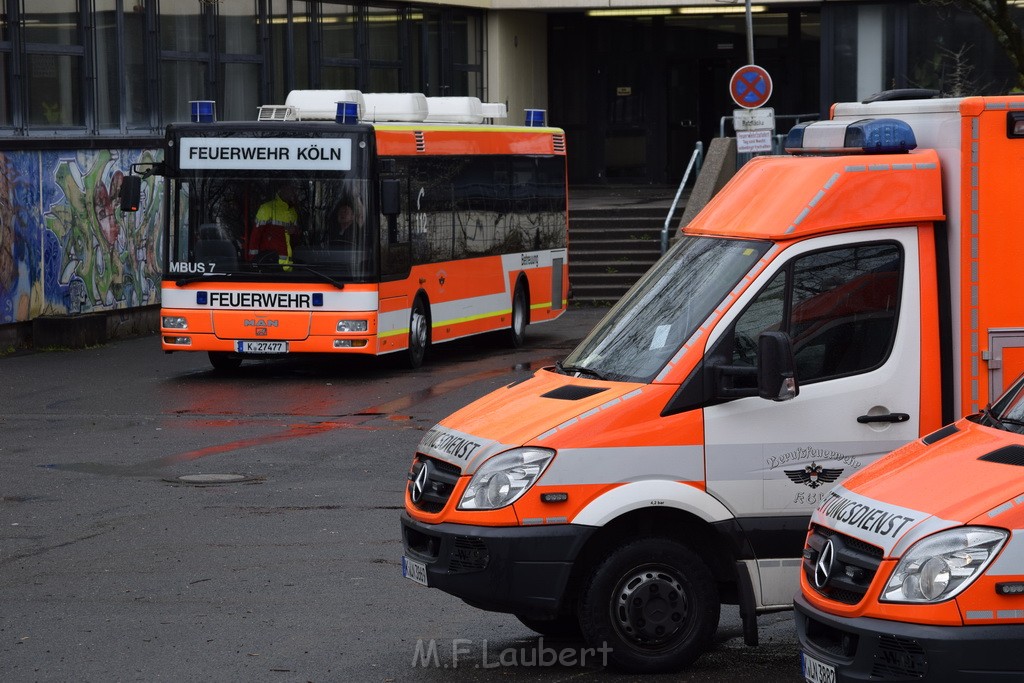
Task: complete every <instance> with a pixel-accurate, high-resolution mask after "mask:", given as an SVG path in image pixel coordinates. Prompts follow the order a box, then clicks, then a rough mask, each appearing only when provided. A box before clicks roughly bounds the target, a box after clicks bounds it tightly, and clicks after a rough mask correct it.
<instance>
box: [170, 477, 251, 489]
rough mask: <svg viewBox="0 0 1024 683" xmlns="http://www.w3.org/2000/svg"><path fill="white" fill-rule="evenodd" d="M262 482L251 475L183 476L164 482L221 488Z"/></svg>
mask: <svg viewBox="0 0 1024 683" xmlns="http://www.w3.org/2000/svg"><path fill="white" fill-rule="evenodd" d="M262 480H263V479H262V477H254V476H252V475H251V474H183V475H181V476H180V477H174V478H172V479H165V480H164V481H169V482H171V483H172V484H189V485H191V486H219V485H221V484H251V483H253V482H257V481H262Z"/></svg>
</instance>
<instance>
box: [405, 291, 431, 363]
mask: <svg viewBox="0 0 1024 683" xmlns="http://www.w3.org/2000/svg"><path fill="white" fill-rule="evenodd" d="M429 346H430V320H429V318H427V307H426V306H425V305H424V304H423V299H421V298H419V297H417V298H416V301H414V302H413V305H412V313H410V315H409V348H408V349H406V352H405V364H406V365H407V366H408V367H409V368H411V369H413V370H415V369H416V368H418V367H420V366H421V365H423V360H424V359H425V358H426V357H427V348H428V347H429Z"/></svg>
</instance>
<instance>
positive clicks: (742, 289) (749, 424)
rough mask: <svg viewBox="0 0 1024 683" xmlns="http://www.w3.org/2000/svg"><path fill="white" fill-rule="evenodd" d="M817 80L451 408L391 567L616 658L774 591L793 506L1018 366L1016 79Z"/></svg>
mask: <svg viewBox="0 0 1024 683" xmlns="http://www.w3.org/2000/svg"><path fill="white" fill-rule="evenodd" d="M903 95H905V93H899V92H895V93H886V94H884V95H883V96H881V97H879V98H877V99H876V100H875V101H871V102H865V103H845V104H837V105H834V106H833V108H832V112H831V117H830V119H829V120H827V121H821V122H815V123H813V124H809V125H801V126H798V127H796V128H795V129H794V130H793V131H791V132H790V135H789V136H788V138H787V147H788V148H789V149H790V150H791V151H792V154H790V155H787V156H770V157H761V158H757V159H754V160H753V161H751V162H750V163H748V164H746V165H745V166H744V167H743V168H742V169H741V170H740V171H739V172H738V173H737V174H736V175H735V176H734V177H733V178H732V179H731V180H730V182H729V183H728V184H727V185H726V187H724V188H723V189H722V190H721V191H720V192H719V193H718V195H716V196H715V198H714V199H713V200H712V201H711V202H710V203H709V204H708V205H707V206H706V207H705V208H704V209H703V210H702V211H701V212H700V213H699V214H698V215H697V216H696V217H695V218H694V220H693V221H692V222H690V223H689V224H688V225H686V226H685V227H684V228H683V229H682V230H681V233H680V234H679V235H678V238H677V240H676V242H675V244H674V245H673V247H672V248H671V250H670V251H669V252H668V253H667V254H666V255H665V256H664V257H663V258H662V259H661V260H660V261H659V262H658V263H657V264H656V265H655V266H653V267H652V268H651V270H650V271H649V272H648V273H647V274H646V275H645V276H644V277H643V278H642V279H641V280H640V281H639V282H638V283H637V284H636V285H635V286H634V287H633V288H632V289H631V290H630V291H629V292H628V293H627V294H626V295H625V296H624V297H623V298H622V299H621V300H620V301H619V302H618V303H617V304H616V305H615V306H614V307H613V308H612V309H611V310H610V311H609V313H608V315H607V316H606V317H605V319H604V320H603V321H602V322H601V323H599V324H598V325H597V327H596V328H595V329H594V330H593V331H592V332H591V333H590V334H589V336H587V337H586V338H585V339H584V341H583V342H582V343H581V344H580V345H579V346H578V347H577V348H576V349H575V350H573V351H572V352H571V353H570V354H569V355H568V356H567V357H566V358H565V359H564V360H563V361H561V362H560V363H558V364H557V365H555V366H552V367H548V368H545V369H543V370H540V371H538V372H537V373H535V374H534V375H533V376H532V377H531V378H530V379H527V380H525V381H521V382H516V383H514V384H511V385H509V386H506V387H504V388H502V389H499V390H497V391H495V392H493V393H491V394H489V395H487V396H485V397H483V398H481V399H479V400H478V401H476V402H474V403H472V404H470V405H468V406H466V407H465V408H463V409H461V410H459V411H458V412H456V413H454V414H453V415H451V416H449V417H447V418H445V419H444V420H442V421H441V422H440V423H439V424H437V425H436V426H435V427H434V428H432V429H431V430H430V431H429V432H428V433H427V434H426V436H425V437H424V438H423V440H422V441H421V443H420V444H419V447H418V452H417V453H416V454H415V457H414V460H413V463H412V467H411V470H410V472H409V481H408V486H407V490H406V496H405V513H404V514H403V516H402V532H403V540H404V546H405V552H404V557H403V573H404V575H405V576H406V577H408V578H410V579H412V580H414V581H417V582H419V583H422V584H424V585H427V586H431V587H435V588H439V589H441V590H443V591H446V592H448V593H451V594H452V595H455V596H457V597H459V598H461V599H462V600H464V601H465V602H467V603H469V604H471V605H475V606H477V607H479V608H482V609H487V610H495V611H500V612H507V613H511V614H514V615H515V616H517V617H518V618H519V619H520V620H521V621H522V622H523V623H524V624H526V625H527V626H529V627H531V628H533V629H535V630H537V631H538V632H540V633H542V634H554V633H576V634H582V636H583V637H584V639H585V640H586V642H587V643H588V644H589V645H590V646H592V647H595V648H596V647H602V646H605V645H607V646H608V647H611V648H612V650H613V652H612V654H611V655H610V663H611V664H613V665H615V666H618V667H620V668H625V669H629V670H634V671H669V670H674V669H677V668H679V667H682V666H685V665H686V664H688V663H689V662H691V661H692V660H693V659H694V658H695V657H697V656H698V655H699V654H700V653H701V652H702V651H703V650H704V649H705V648H706V647H707V646H708V644H709V643H710V642H711V638H712V636H713V634H714V632H715V629H716V627H717V624H718V619H719V611H720V605H721V604H737V605H739V607H740V614H741V616H742V618H743V624H744V636H745V640H746V642H747V643H748V644H756V642H757V621H756V616H757V614H758V613H764V612H768V611H772V610H778V609H788V608H790V607H791V606H792V602H793V595H794V594H795V593H796V592H797V590H798V587H799V576H800V567H801V552H802V550H803V545H804V540H805V537H806V533H807V524H808V522H809V518H810V514H811V512H812V511H813V510H814V509H815V508H816V507H818V506H819V505H821V504H822V502H823V501H826V500H828V499H829V496H830V493H831V492H832V490H833V489H834V488H835V487H836V486H837V485H838V484H839V483H840V482H842V481H843V480H844V479H845V478H846V477H848V476H849V475H851V474H854V473H856V472H857V471H859V470H861V469H863V468H864V467H865V466H866V465H867V464H868V463H870V462H871V461H873V460H875V459H876V458H878V457H879V456H881V455H882V454H885V453H888V452H889V451H891V450H893V449H894V448H897V447H899V446H902V445H904V444H906V443H908V442H910V441H913V440H915V439H917V438H919V437H921V436H922V435H925V434H929V433H931V432H934V431H935V430H936V429H938V428H939V427H941V426H942V425H943V424H946V423H948V422H950V421H952V420H953V419H954V418H955V417H956V416H957V415H964V414H968V413H971V412H976V411H977V409H978V406H979V405H984V404H985V403H987V402H988V401H989V400H991V398H992V397H993V396H995V395H998V394H999V393H1001V392H1002V390H1003V388H1004V378H1005V377H1013V376H1016V374H1017V373H1018V372H1019V370H1021V369H1024V355H1022V349H1024V327H1022V324H1024V307H1022V305H1021V303H1020V299H1019V297H1018V293H1019V292H1021V291H1024V269H1022V268H1021V266H1020V264H1021V263H1024V240H1022V239H1021V238H1020V237H1019V235H1020V233H1021V224H1022V222H1024V191H1022V190H1021V188H1022V187H1024V97H986V98H981V97H972V98H965V99H901V97H902V96H903Z"/></svg>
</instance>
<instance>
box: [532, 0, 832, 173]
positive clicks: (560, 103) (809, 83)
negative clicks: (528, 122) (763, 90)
mask: <svg viewBox="0 0 1024 683" xmlns="http://www.w3.org/2000/svg"><path fill="white" fill-rule="evenodd" d="M684 10H685V8H677V9H675V10H674V13H673V14H669V15H664V14H662V15H659V16H648V17H645V16H635V15H634V16H619V17H592V16H587V15H586V14H583V13H566V14H552V15H550V17H549V23H548V26H549V39H548V63H549V75H548V83H549V88H550V92H549V110H550V121H551V124H552V125H555V126H560V127H562V128H563V129H565V131H566V138H567V144H568V149H569V182H570V183H573V184H577V185H583V184H598V183H606V182H616V183H653V184H669V185H675V184H677V183H678V182H679V181H680V180H681V178H682V174H683V172H684V170H685V168H686V164H687V162H688V161H689V159H690V156H691V155H692V153H693V149H694V146H695V145H696V143H697V141H698V140H699V141H701V142H702V143H703V144H704V146H705V150H706V149H707V146H708V145H709V144H710V142H711V139H712V138H714V137H716V136H718V135H719V134H720V131H721V128H722V117H729V116H732V113H733V110H734V109H735V108H736V104H735V103H734V102H733V101H732V99H731V97H730V96H729V79H730V78H731V76H732V74H733V72H735V70H736V69H738V68H739V67H741V66H743V65H744V64H746V62H747V54H746V28H745V21H744V20H743V17H742V15H740V16H736V15H722V16H714V15H712V16H707V15H688V14H684ZM819 24H820V22H819V14H818V11H817V10H790V11H788V12H780V13H764V14H758V15H755V17H754V34H755V35H754V38H755V58H756V63H757V64H759V65H761V66H763V67H765V68H766V69H768V71H769V73H771V74H772V78H773V82H774V90H773V95H772V98H771V100H770V101H769V103H768V106H771V107H773V108H774V109H775V112H776V117H777V120H778V124H777V132H779V133H784V132H786V131H787V130H788V128H789V125H790V124H791V121H790V122H788V123H787V118H786V117H787V116H791V115H795V114H804V113H807V112H813V111H815V110H816V109H817V106H818V104H817V103H818V92H819V77H818V75H819V73H820V70H819V67H818V64H819V61H820V56H819V52H820V30H819ZM725 134H726V135H728V136H731V135H733V130H732V126H731V124H729V123H727V124H726V128H725Z"/></svg>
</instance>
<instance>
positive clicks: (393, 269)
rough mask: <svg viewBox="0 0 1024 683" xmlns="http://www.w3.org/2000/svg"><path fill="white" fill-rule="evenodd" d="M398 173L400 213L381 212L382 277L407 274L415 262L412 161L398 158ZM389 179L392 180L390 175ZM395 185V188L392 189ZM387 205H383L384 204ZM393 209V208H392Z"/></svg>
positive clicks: (389, 277) (396, 162) (390, 277)
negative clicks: (411, 243) (411, 223)
mask: <svg viewBox="0 0 1024 683" xmlns="http://www.w3.org/2000/svg"><path fill="white" fill-rule="evenodd" d="M393 165H394V169H395V173H396V175H397V177H396V178H394V179H393V180H396V181H397V182H398V184H399V188H398V213H397V214H394V215H390V214H389V215H385V214H383V213H381V214H380V221H379V231H380V261H381V263H380V268H381V277H382V278H384V279H395V278H400V277H405V276H406V274H408V272H409V267H410V265H411V252H410V246H409V214H410V212H409V204H410V202H409V162H408V160H406V159H398V160H394V164H393ZM389 180H392V179H390V178H389ZM389 191H394V188H393V187H392V190H389ZM381 208H383V206H381ZM389 208H393V207H389Z"/></svg>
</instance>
